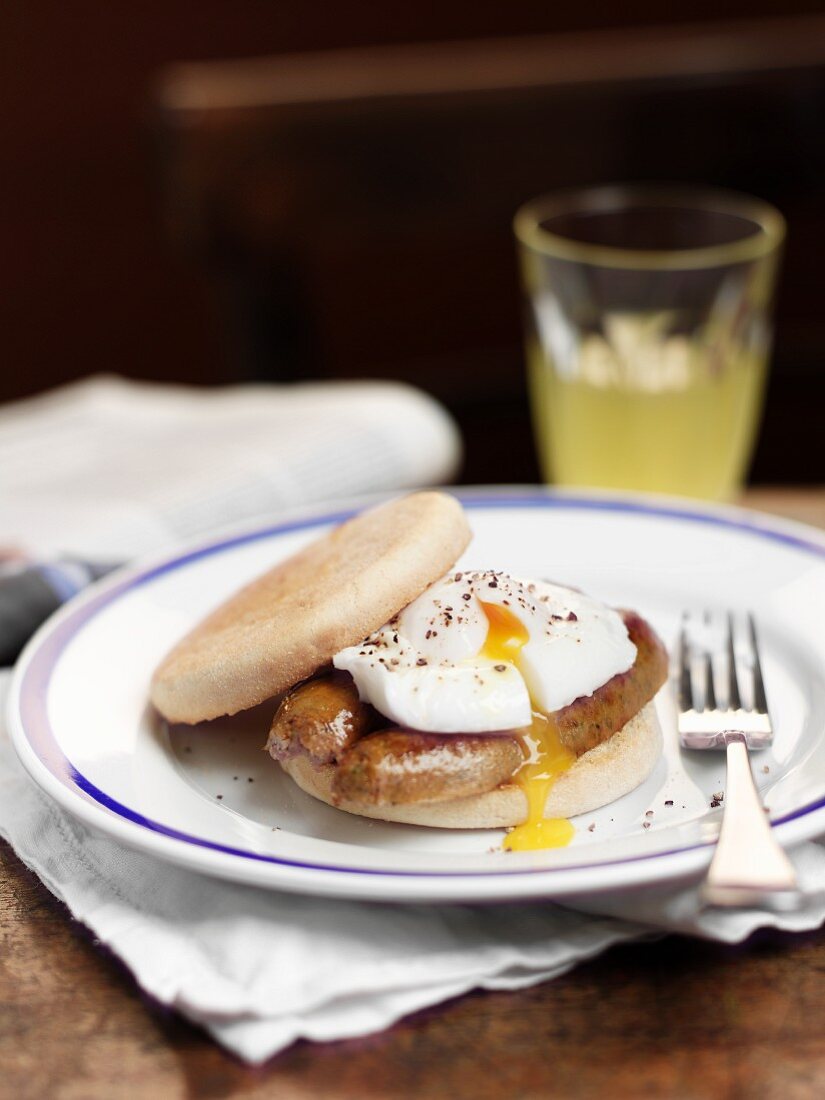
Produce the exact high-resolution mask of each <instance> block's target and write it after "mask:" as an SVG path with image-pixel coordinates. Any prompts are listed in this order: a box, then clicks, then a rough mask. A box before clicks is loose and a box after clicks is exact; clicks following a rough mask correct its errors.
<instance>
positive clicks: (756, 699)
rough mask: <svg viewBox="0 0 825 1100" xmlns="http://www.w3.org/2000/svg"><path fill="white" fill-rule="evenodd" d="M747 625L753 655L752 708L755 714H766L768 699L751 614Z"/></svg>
mask: <svg viewBox="0 0 825 1100" xmlns="http://www.w3.org/2000/svg"><path fill="white" fill-rule="evenodd" d="M748 627H749V632H750V636H751V651H752V657H753V709H754V710H755V711H756V712H757V714H767V713H768V700H767V697H766V696H765V681H764V680H763V679H762V664H761V662H760V660H759V644H758V642H757V640H756V623H755V622H754V618H753V615H751V614H748Z"/></svg>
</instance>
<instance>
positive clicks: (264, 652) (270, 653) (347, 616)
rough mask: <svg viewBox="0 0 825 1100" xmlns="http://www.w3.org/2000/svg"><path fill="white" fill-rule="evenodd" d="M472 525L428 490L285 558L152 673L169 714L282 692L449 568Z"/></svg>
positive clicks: (233, 708)
mask: <svg viewBox="0 0 825 1100" xmlns="http://www.w3.org/2000/svg"><path fill="white" fill-rule="evenodd" d="M471 537H472V535H471V532H470V527H469V524H468V523H467V519H466V517H465V515H464V512H463V510H462V508H461V505H460V504H459V502H458V501H457V500H456V499H455V498H454V497H451V496H448V495H447V494H446V493H438V492H422V493H413V494H411V495H410V496H405V497H400V498H398V499H396V500H391V501H389V502H388V503H386V504H381V505H379V506H378V507H376V508H371V509H369V510H368V511H366V512H362V513H360V514H359V515H357V516H355V517H354V518H353V519H350V520H348V521H347V522H346V523H343V524H342V525H341V526H340V527H336V528H335V529H334V530H332V531H330V532H328V533H327V534H325V535H323V536H322V537H321V538H319V539H317V540H316V541H315V542H312V543H310V544H309V545H308V546H306V547H304V548H303V549H302V550H300V551H299V552H298V553H297V554H294V555H293V556H292V557H290V558H287V559H286V560H284V561H281V562H279V563H278V564H277V565H275V566H274V567H273V568H272V569H270V570H269V571H268V572H266V573H264V574H263V576H261V577H258V578H257V579H256V580H254V581H252V582H251V583H250V584H247V585H246V586H245V587H244V588H242V589H241V590H240V591H239V592H238V593H236V594H235V595H234V596H232V597H231V598H230V599H229V600H227V601H226V602H225V603H223V604H221V605H220V607H218V608H216V609H215V611H213V612H212V613H211V614H210V615H209V616H208V617H207V618H206V619H204V620H203V622H201V623H199V624H198V625H197V626H195V627H194V628H193V629H192V630H191V631H190V632H189V633H188V634H187V635H186V636H185V637H184V638H183V639H182V640H181V641H180V642H178V644H177V645H176V646H175V648H174V649H173V650H172V651H171V652H170V653H169V654H168V655H167V656H166V657H165V658H164V660H163V661H162V662H161V664H160V665H159V666H158V668H157V669H156V671H155V673H154V676H153V677H152V684H151V690H150V697H151V700H152V703H153V704H154V705H155V707H156V708H157V709H158V710H159V711H160V713H161V714H162V715H164V717H165V718H167V719H168V720H169V721H171V722H187V723H194V722H202V721H205V720H206V719H210V718H218V717H220V716H221V715H225V714H236V713H237V712H238V711H241V710H247V709H248V708H249V707H253V706H256V705H257V704H258V703H262V702H264V700H266V699H270V698H272V697H273V696H277V695H279V694H281V693H282V692H283V691H286V690H287V688H290V687H292V686H293V685H294V684H296V683H298V682H299V681H300V680H303V679H306V677H308V676H311V675H312V674H313V673H314V672H316V671H317V670H318V669H319V668H321V667H322V666H324V665H326V664H328V663H329V662H330V661H331V660H332V657H333V655H334V654H335V653H337V652H338V651H339V650H341V649H345V648H346V647H347V646H351V645H356V644H357V643H358V642H360V641H361V640H362V639H363V638H365V637H367V635H368V634H371V633H372V632H373V631H374V630H377V629H378V628H379V627H380V626H383V624H384V623H386V622H388V621H389V620H390V619H391V618H392V617H393V615H395V614H396V613H397V612H398V611H400V610H401V608H403V607H405V606H406V605H407V604H408V603H410V602H411V601H412V600H414V599H415V598H416V597H417V596H419V595H420V594H421V593H422V592H423V591H424V590H425V589H426V588H427V587H428V586H429V585H431V584H432V583H433V582H434V581H436V580H438V578H439V577H441V576H443V574H444V573H446V572H447V571H448V570H449V569H451V568H452V566H453V565H454V564H455V562H456V560H457V559H458V557H459V556H460V555H461V554H462V552H463V551H464V550H465V549H466V547H467V545H468V544H469V542H470V539H471Z"/></svg>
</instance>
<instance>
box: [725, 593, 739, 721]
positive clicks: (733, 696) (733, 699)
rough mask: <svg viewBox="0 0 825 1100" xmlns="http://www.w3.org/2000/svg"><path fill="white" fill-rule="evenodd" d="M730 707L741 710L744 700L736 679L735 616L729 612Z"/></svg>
mask: <svg viewBox="0 0 825 1100" xmlns="http://www.w3.org/2000/svg"><path fill="white" fill-rule="evenodd" d="M727 650H728V707H729V708H730V710H740V709H741V707H742V698H741V696H740V695H739V681H738V680H737V679H736V654H735V653H734V651H733V615H732V614H731V613H730V611H729V612H728V640H727Z"/></svg>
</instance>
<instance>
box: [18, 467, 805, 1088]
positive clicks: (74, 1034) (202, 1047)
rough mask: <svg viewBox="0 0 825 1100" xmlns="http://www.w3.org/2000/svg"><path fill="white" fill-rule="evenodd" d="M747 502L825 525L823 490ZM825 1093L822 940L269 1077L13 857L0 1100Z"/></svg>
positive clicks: (541, 992) (575, 986) (580, 987)
mask: <svg viewBox="0 0 825 1100" xmlns="http://www.w3.org/2000/svg"><path fill="white" fill-rule="evenodd" d="M744 503H747V504H748V505H751V506H753V507H759V508H762V509H765V510H768V511H772V512H775V513H778V514H782V515H786V516H791V517H793V518H797V519H802V520H805V521H807V522H809V523H816V524H818V525H819V526H822V527H825V488H823V489H821V490H759V491H751V492H749V493H748V494H747V495H746V497H745V500H744ZM822 1095H825V933H823V932H815V933H810V934H806V935H799V936H788V935H780V934H778V933H770V934H759V935H757V937H755V938H754V939H752V940H751V941H749V942H748V943H747V944H745V945H743V946H741V947H737V948H725V947H721V946H717V945H714V944H707V943H701V942H696V941H692V940H688V939H684V938H681V937H676V936H672V937H669V938H668V939H666V940H663V941H661V942H659V943H655V944H644V945H636V946H630V947H619V948H614V949H612V950H611V951H609V952H607V953H606V954H605V955H603V956H601V957H600V958H598V959H596V960H595V961H593V962H590V963H588V964H586V965H583V966H580V967H578V968H577V969H576V970H574V971H573V972H572V973H570V974H568V975H566V976H565V977H563V978H560V979H558V980H556V981H552V982H548V983H546V984H544V985H541V986H538V987H536V988H533V989H528V990H525V991H523V992H518V993H476V994H470V995H469V996H466V997H462V998H460V999H459V1000H456V1001H452V1002H449V1003H447V1004H444V1005H440V1006H437V1007H435V1008H432V1009H429V1010H427V1011H425V1012H420V1013H418V1014H416V1015H415V1016H413V1017H411V1018H409V1019H407V1020H405V1021H403V1022H401V1023H399V1024H397V1025H396V1026H395V1027H393V1028H391V1029H390V1030H388V1031H386V1032H383V1033H382V1034H379V1035H373V1036H370V1037H368V1038H365V1039H359V1040H350V1041H347V1042H340V1043H330V1044H326V1045H322V1046H315V1045H312V1044H310V1043H303V1042H302V1043H298V1044H296V1045H295V1046H293V1047H292V1048H291V1049H289V1050H288V1051H285V1052H284V1053H282V1054H281V1055H280V1056H278V1057H277V1058H275V1059H273V1060H272V1061H271V1062H270V1063H269V1064H268V1065H266V1066H264V1067H262V1068H260V1069H249V1068H247V1067H245V1066H243V1065H242V1064H241V1063H240V1062H238V1061H237V1060H236V1059H234V1058H232V1057H231V1056H229V1055H227V1054H225V1053H224V1052H223V1051H222V1050H221V1049H220V1048H219V1047H218V1046H216V1045H215V1044H214V1043H213V1042H212V1041H211V1040H209V1039H208V1038H206V1036H205V1035H204V1034H203V1033H202V1032H200V1031H199V1030H198V1029H197V1028H195V1027H192V1026H190V1025H189V1024H187V1023H185V1022H184V1021H183V1020H182V1019H181V1018H179V1017H178V1016H176V1015H173V1014H170V1013H168V1012H166V1011H164V1010H163V1009H161V1008H159V1007H158V1006H157V1005H155V1004H153V1003H151V1002H150V1001H148V1000H147V999H146V998H145V997H144V996H142V995H141V993H140V992H139V991H138V989H137V988H136V986H135V984H134V982H133V981H132V979H131V977H130V976H129V974H128V973H127V972H126V971H125V970H124V969H123V968H122V967H121V966H120V965H119V964H118V963H117V962H116V961H114V960H113V959H112V958H111V957H110V956H108V955H106V954H104V953H102V952H101V950H100V949H99V948H98V947H96V946H95V944H94V943H93V941H92V939H91V938H90V936H89V935H88V933H86V932H85V930H84V929H83V928H82V927H80V926H79V925H78V924H76V923H75V922H73V921H72V920H71V919H70V918H69V916H68V914H67V912H66V910H65V909H64V908H63V906H62V905H61V904H59V903H58V902H57V901H55V900H54V898H52V896H51V895H50V894H49V893H48V891H47V890H46V889H45V888H44V887H43V886H41V884H40V883H39V881H38V880H37V879H36V878H35V877H34V876H33V875H32V874H31V873H29V872H28V871H27V870H26V869H25V868H24V867H23V866H22V865H21V863H20V862H19V860H18V859H17V858H16V857H15V856H14V854H13V853H12V852H11V850H10V849H9V848H8V846H7V845H1V844H0V1097H4V1098H5V1097H8V1098H12V1097H14V1098H26V1097H38V1098H39V1097H47V1098H49V1100H52V1098H54V1100H85V1098H98V1097H99V1098H106V1100H111V1098H116V1097H129V1098H130V1100H132V1098H134V1100H140V1098H144V1097H145V1098H150V1097H151V1098H152V1100H157V1098H166V1097H204V1098H207V1097H209V1098H218V1097H263V1096H273V1097H279V1098H283V1100H298V1098H300V1100H304V1098H307V1097H323V1098H325V1100H339V1098H340V1100H344V1098H347V1100H350V1098H352V1100H372V1098H385V1097H387V1098H395V1097H415V1098H429V1097H441V1096H450V1097H454V1098H457V1097H464V1096H468V1097H469V1096H472V1097H473V1098H475V1100H487V1098H493V1097H496V1098H498V1097H505V1096H506V1097H541V1096H560V1097H591V1096H593V1097H596V1096H598V1097H606V1098H613V1097H648V1098H652V1097H662V1096H668V1097H670V1096H672V1097H679V1098H694V1097H695V1098H705V1097H737V1098H739V1097H776V1098H777V1100H779V1098H781V1100H789V1098H795V1097H800V1098H801V1097H804V1098H808V1097H815V1096H822Z"/></svg>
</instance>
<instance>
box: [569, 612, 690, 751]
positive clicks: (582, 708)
mask: <svg viewBox="0 0 825 1100" xmlns="http://www.w3.org/2000/svg"><path fill="white" fill-rule="evenodd" d="M619 614H620V615H621V616H622V618H623V619H624V624H625V626H626V627H627V632H628V634H629V635H630V640H631V642H633V644H634V645H635V646H636V660H635V661H634V662H633V664H632V665H631V666H630V668H629V669H628V670H627V672H620V673H618V674H617V675H616V676H613V677H612V678H611V679H610V680H608V681H607V683H606V684H602V686H601V687H600V688H597V689H596V690H595V691H594V692H593V694H592V695H583V696H581V697H580V698H579V699H575V700H574V701H573V702H572V703H571V704H570V705H569V706H567V707H564V708H563V709H562V710H559V711H556V713H555V719H556V723H557V725H558V730H559V740H560V741H561V743H562V744H563V745H564V747H565V748H566V749H570V751H571V752H574V753H575V754H576V756H581V755H582V754H583V753H585V752H587V750H588V749H593V748H595V747H596V745H600V744H601V743H602V742H603V741H607V740H608V738H610V737H612V736H613V734H614V733H617V732H618V731H619V730H620V729H621V728H622V727H623V726H624V725H625V724H626V723H627V722H629V721H630V719H631V718H633V717H634V715H636V714H638V712H639V711H640V710H641V709H642V707H643V706H644V705H645V703H649V702H650V700H651V699H652V698H653V696H654V695H655V694H656V692H657V691H658V690H659V688H660V687H661V686H662V684H663V683H664V682H665V680H666V679H667V669H668V658H667V650H666V649H665V647H664V645H663V644H662V642H661V640H660V639H659V637H658V635H657V634H656V632H655V631H654V629H653V627H652V626H650V624H649V623H647V622H645V620H644V619H643V618H642V617H641V615H637V614H636V612H635V611H620V612H619Z"/></svg>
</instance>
